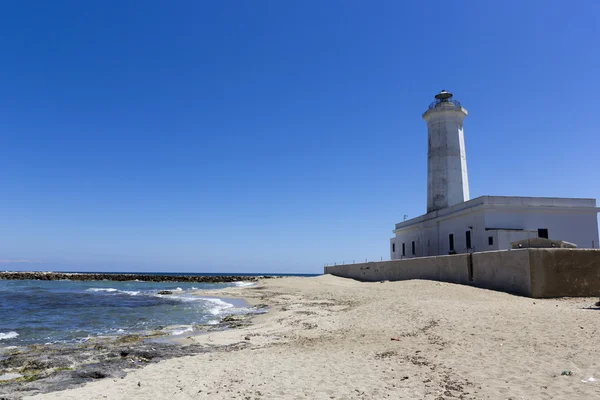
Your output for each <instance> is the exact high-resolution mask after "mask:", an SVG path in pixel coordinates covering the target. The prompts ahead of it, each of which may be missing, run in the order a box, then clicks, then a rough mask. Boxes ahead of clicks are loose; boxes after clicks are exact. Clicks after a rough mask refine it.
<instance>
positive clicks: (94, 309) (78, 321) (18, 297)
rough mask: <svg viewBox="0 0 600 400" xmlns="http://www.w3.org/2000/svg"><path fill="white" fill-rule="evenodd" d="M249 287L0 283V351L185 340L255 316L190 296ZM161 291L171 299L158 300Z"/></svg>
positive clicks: (223, 301) (228, 302)
mask: <svg viewBox="0 0 600 400" xmlns="http://www.w3.org/2000/svg"><path fill="white" fill-rule="evenodd" d="M248 284H250V283H247V282H236V283H233V284H207V283H182V282H138V281H127V282H116V281H85V282H79V281H69V280H64V281H37V280H21V281H9V280H6V281H4V280H0V347H7V346H21V345H27V344H33V343H60V342H77V341H85V340H88V339H90V338H93V337H98V336H118V335H126V334H138V333H144V332H150V331H155V330H162V331H165V333H167V334H170V335H181V334H186V333H187V332H192V331H193V330H194V326H195V325H198V324H216V323H218V322H219V321H220V319H221V318H223V316H225V315H230V314H243V313H248V312H252V311H253V310H251V309H249V308H247V307H246V306H245V304H243V302H239V301H237V302H236V301H231V300H227V299H220V298H212V297H202V296H197V295H193V294H192V292H194V291H196V290H198V289H218V288H224V287H228V286H240V285H248ZM161 290H169V291H171V292H172V294H168V295H159V294H158V292H159V291H161Z"/></svg>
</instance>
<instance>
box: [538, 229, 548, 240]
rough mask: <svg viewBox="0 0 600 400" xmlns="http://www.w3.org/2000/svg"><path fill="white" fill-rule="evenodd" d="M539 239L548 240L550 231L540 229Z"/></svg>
mask: <svg viewBox="0 0 600 400" xmlns="http://www.w3.org/2000/svg"><path fill="white" fill-rule="evenodd" d="M538 237H541V238H544V239H548V229H538Z"/></svg>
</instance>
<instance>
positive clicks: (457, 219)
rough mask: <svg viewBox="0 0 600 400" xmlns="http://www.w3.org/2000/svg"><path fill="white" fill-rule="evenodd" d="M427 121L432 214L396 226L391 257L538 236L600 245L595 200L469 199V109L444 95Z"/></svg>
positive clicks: (491, 246) (502, 244)
mask: <svg viewBox="0 0 600 400" xmlns="http://www.w3.org/2000/svg"><path fill="white" fill-rule="evenodd" d="M435 98H436V101H434V102H433V103H432V104H431V105H430V106H429V109H428V110H427V111H426V112H425V113H424V114H423V119H424V120H425V121H426V122H427V130H428V153H427V169H428V171H427V214H425V215H421V216H420V217H417V218H413V219H410V220H408V221H404V222H401V223H398V224H396V229H395V230H394V231H393V232H394V234H395V237H393V238H392V239H390V255H391V257H390V258H391V259H392V260H395V259H400V258H411V257H423V256H436V255H445V254H454V253H467V252H475V251H489V250H503V249H510V247H511V244H510V243H511V242H514V241H517V240H521V239H528V238H534V237H545V238H548V239H554V240H564V241H567V242H571V243H574V244H576V245H577V247H580V248H597V247H598V221H597V213H598V211H600V209H599V208H597V207H596V200H595V199H566V198H546V197H505V196H482V197H478V198H476V199H473V200H469V183H468V175H467V159H466V152H465V141H464V135H463V119H464V118H465V117H466V116H467V110H466V109H464V108H463V107H462V106H461V105H460V103H459V102H457V101H456V100H452V94H451V93H448V92H446V91H442V92H440V93H439V94H437V95H436V96H435Z"/></svg>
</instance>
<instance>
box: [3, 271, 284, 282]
mask: <svg viewBox="0 0 600 400" xmlns="http://www.w3.org/2000/svg"><path fill="white" fill-rule="evenodd" d="M271 278H279V276H268V275H267V276H242V275H238V276H233V275H232V276H227V275H220V276H206V275H143V274H139V275H138V274H93V273H90V274H85V273H66V272H0V279H6V280H26V279H33V280H41V281H58V280H65V279H66V280H72V281H102V280H107V281H120V282H122V281H134V280H138V281H144V282H201V283H231V282H239V281H245V282H256V281H258V280H260V279H271Z"/></svg>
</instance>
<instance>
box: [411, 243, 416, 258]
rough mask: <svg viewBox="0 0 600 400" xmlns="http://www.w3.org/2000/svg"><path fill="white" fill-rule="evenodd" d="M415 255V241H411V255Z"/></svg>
mask: <svg viewBox="0 0 600 400" xmlns="http://www.w3.org/2000/svg"><path fill="white" fill-rule="evenodd" d="M415 254H416V252H415V241H414V240H413V242H412V255H413V256H414V255H415Z"/></svg>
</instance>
